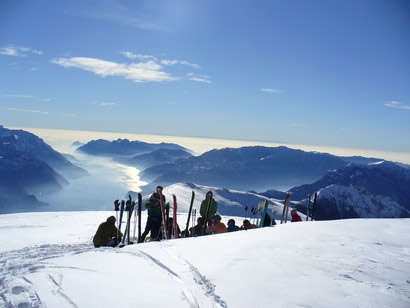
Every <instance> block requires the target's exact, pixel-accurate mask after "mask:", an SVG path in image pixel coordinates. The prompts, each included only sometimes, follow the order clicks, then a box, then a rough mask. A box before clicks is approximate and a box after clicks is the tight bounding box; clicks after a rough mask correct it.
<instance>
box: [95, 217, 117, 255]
mask: <svg viewBox="0 0 410 308" xmlns="http://www.w3.org/2000/svg"><path fill="white" fill-rule="evenodd" d="M115 221H116V219H115V217H114V216H110V217H108V218H107V220H106V221H105V222H103V223H102V224H100V225H99V226H98V229H97V232H96V233H95V235H94V238H93V243H94V247H96V248H98V247H101V246H106V247H115V246H117V244H118V243H119V242H120V241H121V238H122V233H121V232H120V231H119V230H118V229H117V227H116V226H115ZM117 236H119V238H117Z"/></svg>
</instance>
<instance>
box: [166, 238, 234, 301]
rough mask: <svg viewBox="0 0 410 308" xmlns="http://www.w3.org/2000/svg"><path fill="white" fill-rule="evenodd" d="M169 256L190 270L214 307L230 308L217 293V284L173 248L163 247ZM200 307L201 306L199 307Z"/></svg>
mask: <svg viewBox="0 0 410 308" xmlns="http://www.w3.org/2000/svg"><path fill="white" fill-rule="evenodd" d="M161 248H163V250H165V251H166V252H167V253H168V254H169V255H171V256H172V257H173V258H175V259H176V260H177V261H178V262H179V263H180V264H182V265H183V266H184V267H185V268H187V269H188V272H189V273H190V274H191V276H192V278H193V279H194V281H195V283H196V285H199V286H200V287H201V289H202V290H203V291H205V293H204V294H205V296H207V297H208V298H210V299H211V300H212V302H213V303H212V304H213V305H212V306H213V307H218V306H219V307H223V308H226V307H228V306H227V304H226V302H225V301H224V300H222V298H221V297H220V296H219V295H217V294H216V293H215V284H213V283H212V282H211V281H210V280H209V279H207V278H206V277H205V276H204V275H202V274H201V272H200V271H199V269H198V268H196V267H195V266H193V265H192V264H191V263H189V261H188V260H186V259H184V258H182V257H181V256H180V255H179V254H176V253H175V252H174V251H173V248H167V247H166V245H163V246H161ZM198 307H199V306H198Z"/></svg>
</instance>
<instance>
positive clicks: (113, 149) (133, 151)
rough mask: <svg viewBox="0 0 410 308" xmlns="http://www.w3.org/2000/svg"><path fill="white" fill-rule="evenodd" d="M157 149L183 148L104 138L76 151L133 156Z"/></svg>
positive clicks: (172, 144)
mask: <svg viewBox="0 0 410 308" xmlns="http://www.w3.org/2000/svg"><path fill="white" fill-rule="evenodd" d="M159 149H167V150H184V151H187V152H188V150H187V149H185V148H184V147H182V146H180V145H178V144H175V143H164V142H162V143H158V144H156V143H147V142H142V141H129V140H128V139H117V140H114V141H108V140H104V139H98V140H92V141H90V142H88V143H87V144H85V145H82V146H80V147H79V148H78V149H77V151H81V152H83V153H86V154H89V155H100V156H110V157H112V156H135V155H140V154H145V153H149V152H153V151H155V150H159Z"/></svg>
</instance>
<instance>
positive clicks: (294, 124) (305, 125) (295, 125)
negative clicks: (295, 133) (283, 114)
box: [289, 123, 309, 127]
mask: <svg viewBox="0 0 410 308" xmlns="http://www.w3.org/2000/svg"><path fill="white" fill-rule="evenodd" d="M289 125H290V126H294V127H308V126H309V125H307V124H298V123H292V124H289Z"/></svg>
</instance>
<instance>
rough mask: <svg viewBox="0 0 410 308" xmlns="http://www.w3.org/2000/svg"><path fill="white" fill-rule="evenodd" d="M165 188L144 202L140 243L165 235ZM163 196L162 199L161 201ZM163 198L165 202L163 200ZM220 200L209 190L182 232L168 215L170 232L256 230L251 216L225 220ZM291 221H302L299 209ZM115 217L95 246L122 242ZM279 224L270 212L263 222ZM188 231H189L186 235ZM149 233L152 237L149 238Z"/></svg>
mask: <svg viewBox="0 0 410 308" xmlns="http://www.w3.org/2000/svg"><path fill="white" fill-rule="evenodd" d="M162 189H163V188H162V187H161V186H157V190H156V192H154V193H153V194H152V195H151V196H150V198H149V199H148V201H147V202H146V203H145V208H146V209H147V213H148V217H147V223H146V225H145V230H144V232H143V233H142V235H141V242H144V241H159V240H161V239H163V238H164V233H165V232H163V231H164V230H163V228H164V224H163V223H162V220H163V219H162V210H161V203H162V204H163V205H164V207H165V209H167V208H168V210H169V205H168V204H167V203H166V198H165V196H164V195H163V194H162ZM161 198H162V200H161ZM161 201H162V202H161ZM217 209H218V206H217V203H216V201H215V199H214V198H213V193H212V191H208V192H207V194H206V197H205V199H204V200H203V201H202V203H201V207H200V215H201V216H199V217H198V218H197V221H196V223H197V224H196V225H195V226H193V227H191V228H189V230H188V231H186V230H184V231H182V232H181V230H180V228H179V226H178V225H176V228H177V230H175V229H174V228H175V226H174V223H173V218H172V217H168V218H167V228H168V234H169V235H171V234H176V235H177V237H196V236H203V235H210V234H219V233H226V232H234V231H240V230H250V229H256V228H257V226H256V225H255V224H253V223H251V222H250V221H249V220H248V219H245V220H244V221H243V224H242V226H240V227H239V226H237V225H236V222H235V220H234V219H232V218H231V219H229V220H228V223H227V224H228V226H226V225H225V224H224V223H223V222H222V218H221V216H220V215H219V214H218V213H217ZM291 217H292V220H291V222H298V221H302V218H301V217H300V216H299V215H298V214H297V211H296V210H292V211H291ZM115 223H116V218H115V217H114V216H110V217H108V218H107V220H106V221H105V222H103V223H102V224H100V225H99V227H98V230H97V232H96V234H95V236H94V238H93V243H94V246H95V247H101V246H109V247H115V246H117V245H118V243H119V242H120V241H121V238H122V236H123V235H122V233H121V232H120V231H119V230H118V228H117V227H116V225H115ZM271 225H276V222H275V220H274V219H273V218H271V217H270V216H269V215H268V214H267V213H266V215H265V219H264V222H263V226H264V227H265V226H271ZM186 232H188V233H187V234H185V233H186ZM149 233H150V237H147V236H148V234H149Z"/></svg>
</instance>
